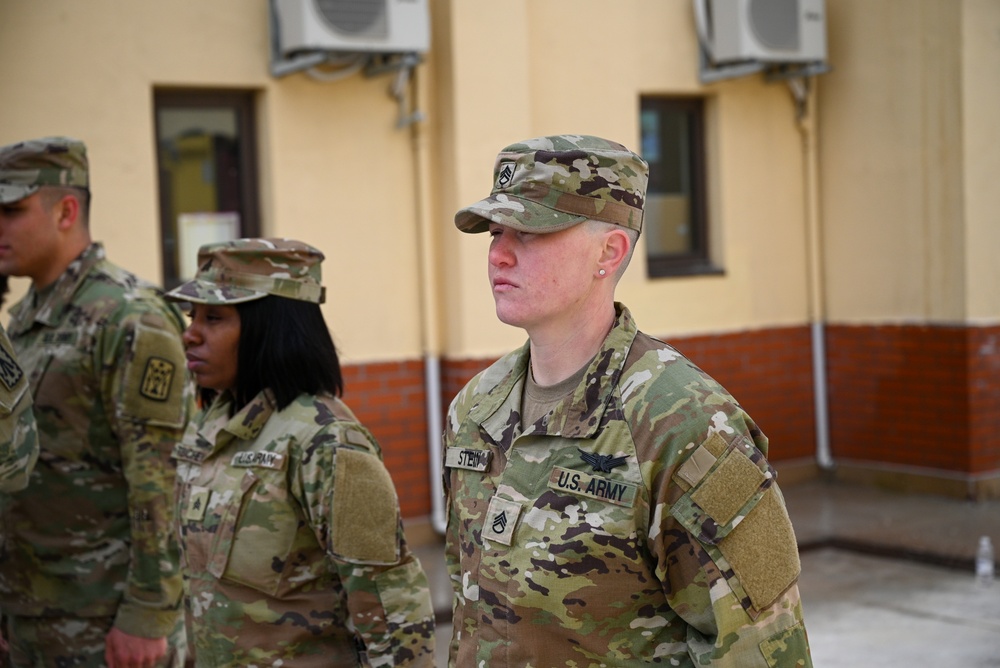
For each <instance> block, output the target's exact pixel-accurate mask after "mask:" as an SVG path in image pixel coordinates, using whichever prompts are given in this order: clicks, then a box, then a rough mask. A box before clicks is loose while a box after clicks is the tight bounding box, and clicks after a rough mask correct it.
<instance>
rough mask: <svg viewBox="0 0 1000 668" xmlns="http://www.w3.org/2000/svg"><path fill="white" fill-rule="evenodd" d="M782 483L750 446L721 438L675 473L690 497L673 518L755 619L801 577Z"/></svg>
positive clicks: (707, 443)
mask: <svg viewBox="0 0 1000 668" xmlns="http://www.w3.org/2000/svg"><path fill="white" fill-rule="evenodd" d="M775 478H776V474H775V471H774V469H773V468H772V467H771V465H770V464H768V462H767V460H766V459H765V457H764V455H763V453H762V452H761V451H760V450H759V449H757V447H756V446H755V445H754V444H753V442H752V441H750V439H748V438H746V437H745V436H738V437H737V438H735V439H734V440H733V441H732V442H727V441H726V440H725V439H724V438H723V437H722V436H721V435H720V434H718V433H713V434H712V435H711V436H710V437H709V438H708V439H706V441H705V442H704V443H702V444H701V445H700V446H699V447H698V448H697V449H696V450H695V451H694V452H693V453H692V455H691V456H690V457H689V459H688V461H686V462H685V463H684V464H682V465H681V466H680V467H678V469H677V472H676V473H675V474H674V482H675V483H676V484H678V485H680V486H681V488H682V489H685V490H686V492H685V494H684V495H683V496H682V497H681V498H680V499H679V500H678V501H677V502H676V503H675V504H674V505H673V507H672V508H671V509H670V512H671V514H672V515H673V517H674V518H675V519H676V520H677V521H678V522H680V523H681V525H682V526H684V528H685V529H687V530H688V531H689V532H690V533H691V535H692V536H694V538H695V539H696V540H697V541H698V542H699V543H701V544H702V545H703V546H704V548H705V550H706V551H707V552H708V554H709V555H710V556H711V557H712V559H713V560H714V561H715V562H716V566H718V568H719V570H720V571H721V572H722V573H723V575H724V576H725V577H726V579H727V581H728V582H729V585H730V587H731V588H732V589H733V591H734V592H735V593H736V594H737V596H738V597H739V599H740V602H741V604H742V606H743V607H744V609H745V610H746V611H747V612H748V613H749V614H750V615H751V616H752V617H756V616H757V614H759V612H760V611H761V610H764V609H765V608H767V607H769V606H770V605H771V604H772V603H773V602H774V601H775V600H776V599H777V598H778V597H779V596H781V594H782V593H784V592H785V591H786V590H787V589H788V588H789V587H790V586H791V585H792V584H794V583H795V581H796V580H797V578H798V575H799V570H800V566H799V556H798V548H797V546H796V543H795V534H794V532H793V530H792V523H791V520H789V518H788V513H787V511H786V510H785V505H784V500H783V499H782V498H781V494H780V492H779V491H778V488H777V486H776V485H775V484H774V482H775Z"/></svg>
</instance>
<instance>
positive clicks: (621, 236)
mask: <svg viewBox="0 0 1000 668" xmlns="http://www.w3.org/2000/svg"><path fill="white" fill-rule="evenodd" d="M631 246H632V242H631V241H630V240H629V238H628V234H626V233H625V231H624V230H622V229H613V230H609V231H608V232H607V234H605V236H604V247H603V249H602V251H601V259H600V263H599V266H600V268H601V269H604V270H605V272H606V273H605V274H602V275H607V276H614V275H615V272H616V271H618V267H619V266H621V263H622V262H624V261H625V258H627V257H628V252H629V248H630V247H631Z"/></svg>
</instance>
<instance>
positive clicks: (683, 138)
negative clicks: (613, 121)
mask: <svg viewBox="0 0 1000 668" xmlns="http://www.w3.org/2000/svg"><path fill="white" fill-rule="evenodd" d="M647 115H648V116H651V117H652V118H655V122H644V123H643V140H642V145H643V148H644V149H645V148H646V147H649V148H651V149H652V156H649V155H644V156H643V157H644V158H646V160H647V161H648V162H649V172H650V182H649V189H648V192H647V197H646V213H645V216H644V218H645V220H646V229H647V236H646V247H647V252H648V253H649V254H651V255H664V254H676V253H686V252H689V251H691V239H692V236H691V172H690V170H691V149H690V138H689V133H690V130H689V123H688V118H687V114H686V113H684V112H683V111H681V110H678V109H658V110H656V111H655V112H647ZM647 132H648V134H647Z"/></svg>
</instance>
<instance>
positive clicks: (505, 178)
mask: <svg viewBox="0 0 1000 668" xmlns="http://www.w3.org/2000/svg"><path fill="white" fill-rule="evenodd" d="M516 165H517V163H516V162H514V161H513V160H509V161H507V162H504V163H501V165H500V167H499V168H498V169H497V182H496V186H494V187H495V188H496V189H497V190H502V189H504V188H506V187H507V186H508V185H510V182H511V181H512V180H513V179H514V167H515V166H516Z"/></svg>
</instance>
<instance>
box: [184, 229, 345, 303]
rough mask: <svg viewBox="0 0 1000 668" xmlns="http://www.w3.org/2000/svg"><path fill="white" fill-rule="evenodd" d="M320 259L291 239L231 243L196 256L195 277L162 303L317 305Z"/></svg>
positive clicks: (320, 291) (210, 246)
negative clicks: (283, 301)
mask: <svg viewBox="0 0 1000 668" xmlns="http://www.w3.org/2000/svg"><path fill="white" fill-rule="evenodd" d="M322 261H323V253H322V252H320V251H319V250H318V249H316V248H313V247H312V246H310V245H309V244H305V243H302V242H301V241H295V240H293V239H236V240H235V241H223V242H220V243H214V244H206V245H204V246H202V247H201V248H200V249H199V250H198V273H197V274H196V275H195V277H194V280H191V281H188V282H187V283H184V284H183V285H180V286H178V287H176V288H174V289H173V290H171V291H170V292H168V293H167V295H166V296H167V299H172V300H174V301H180V302H195V303H198V304H240V303H243V302H249V301H253V300H254V299H260V298H262V297H266V296H267V295H275V296H278V297H287V298H288V299H297V300H299V301H305V302H313V303H315V304H322V303H323V301H324V299H325V297H326V294H325V290H324V288H323V286H322V285H321V284H320V282H321V278H322V277H321V274H320V262H322Z"/></svg>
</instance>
